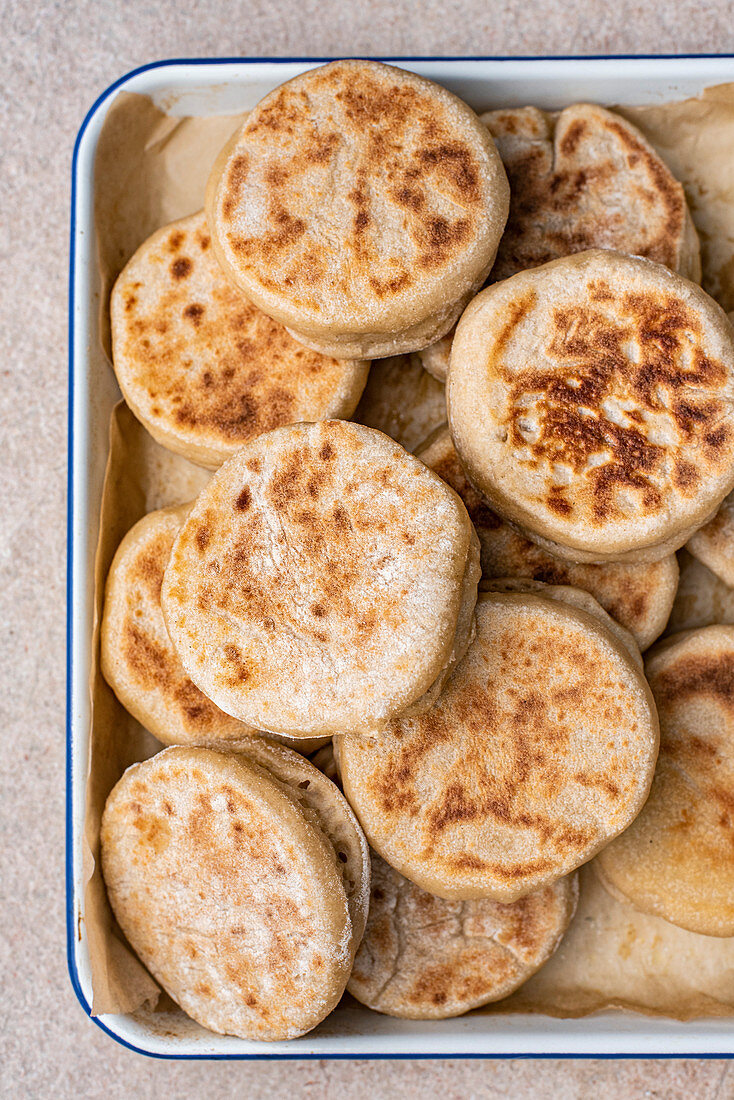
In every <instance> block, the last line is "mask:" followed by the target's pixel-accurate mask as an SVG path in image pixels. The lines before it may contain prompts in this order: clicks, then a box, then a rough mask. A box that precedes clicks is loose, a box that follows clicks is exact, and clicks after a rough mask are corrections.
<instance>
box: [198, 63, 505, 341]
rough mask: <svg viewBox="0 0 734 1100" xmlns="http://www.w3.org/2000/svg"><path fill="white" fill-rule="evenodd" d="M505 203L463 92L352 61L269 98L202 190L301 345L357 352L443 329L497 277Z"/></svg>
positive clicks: (228, 261) (238, 270) (256, 292)
mask: <svg viewBox="0 0 734 1100" xmlns="http://www.w3.org/2000/svg"><path fill="white" fill-rule="evenodd" d="M508 205H509V192H508V187H507V179H506V176H505V173H504V169H503V168H502V163H501V161H500V159H499V156H498V155H497V151H496V149H495V147H494V142H493V141H492V138H491V137H490V135H489V132H488V130H487V129H486V127H484V126H482V124H481V123H480V121H479V119H478V118H477V116H476V115H475V114H474V112H473V111H472V110H471V109H470V108H469V107H467V106H466V104H465V103H463V102H462V101H461V100H460V99H457V97H456V96H454V95H452V94H451V93H450V92H448V91H447V90H446V89H445V88H442V87H439V85H437V84H433V83H432V82H431V81H429V80H425V79H423V78H422V77H419V76H416V75H415V74H414V73H410V72H406V71H404V70H402V69H397V68H395V67H393V66H389V65H381V64H379V63H378V62H375V61H356V60H352V61H335V62H333V63H332V64H330V65H324V66H321V67H318V68H314V69H311V70H309V71H308V72H306V73H303V74H302V75H300V76H297V77H295V79H293V80H290V81H288V82H287V83H286V84H283V85H281V86H280V87H279V88H276V89H275V91H273V92H271V93H270V94H269V95H267V96H266V97H265V98H264V99H263V100H262V101H261V102H260V103H259V104H258V105H257V106H256V107H255V109H254V110H253V111H252V112H251V114H250V115H249V117H248V119H247V121H246V122H245V124H244V126H243V127H242V129H241V130H240V131H239V133H238V134H237V135H235V137H234V138H233V139H232V141H231V142H230V143H229V145H228V146H227V147H226V148H225V150H224V151H223V153H222V155H221V156H220V158H219V159H218V161H217V163H216V164H215V166H214V169H213V171H212V175H211V178H210V181H209V186H208V188H207V197H206V209H207V220H208V222H209V225H210V227H211V229H212V235H213V240H214V244H215V246H216V248H217V252H218V255H219V258H220V260H221V262H222V265H223V267H224V268H225V270H226V271H227V272H228V273H229V275H230V276H231V278H232V279H233V280H234V282H235V283H237V284H238V285H239V286H240V287H241V288H242V289H243V290H244V291H245V293H246V294H247V295H248V297H249V298H251V300H252V301H253V302H255V304H256V305H258V306H259V307H260V308H261V309H263V310H264V311H265V312H266V313H268V314H269V315H270V316H272V317H274V318H276V319H277V320H279V321H281V322H282V323H283V324H286V325H288V326H289V328H291V329H292V330H293V331H294V333H297V334H298V336H299V339H301V340H303V342H304V343H306V344H308V345H309V346H311V347H315V348H318V349H319V350H320V351H323V352H325V353H326V354H330V355H339V356H342V357H347V358H362V357H369V358H372V357H378V356H387V355H396V354H398V353H400V352H406V351H413V350H416V349H417V348H421V347H424V346H425V345H426V344H428V343H430V342H431V341H432V340H435V339H437V338H438V337H439V336H441V335H443V333H444V332H446V331H447V330H448V329H449V328H450V327H451V326H452V325H453V323H454V322H455V320H456V318H457V317H458V315H459V313H460V312H461V310H462V309H463V307H464V305H465V304H466V302H467V301H468V300H469V298H470V297H471V295H472V294H473V293H475V292H476V291H477V290H478V288H479V287H480V286H481V285H482V283H483V282H484V280H485V278H486V276H487V274H488V273H489V270H490V268H491V266H492V263H493V261H494V256H495V253H496V250H497V242H498V240H499V237H500V234H501V232H502V229H503V226H504V223H505V220H506V217H507V210H508Z"/></svg>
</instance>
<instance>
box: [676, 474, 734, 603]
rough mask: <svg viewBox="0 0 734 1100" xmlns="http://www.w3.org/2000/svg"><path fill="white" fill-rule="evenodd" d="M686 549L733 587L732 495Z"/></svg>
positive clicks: (724, 501) (733, 532) (733, 514)
mask: <svg viewBox="0 0 734 1100" xmlns="http://www.w3.org/2000/svg"><path fill="white" fill-rule="evenodd" d="M686 549H687V550H688V551H689V552H690V553H691V554H693V556H694V558H698V560H699V561H700V562H702V563H703V564H704V565H706V566H708V568H709V569H710V570H711V572H712V573H715V574H716V576H717V577H719V578H720V579H721V580H722V581H723V582H724V584H727V585H729V586H730V587H732V586H734V493H730V494H729V496H728V497H726V499H725V500H723V501H722V502H721V506H720V508H719V510H718V512H717V513H716V515H715V516H714V518H713V519H711V520H709V522H708V523H707V524H705V525H704V526H703V527H701V528H700V529H699V530H698V531H696V533H695V535H693V537H692V538H690V539H689V540H688V542H687V543H686Z"/></svg>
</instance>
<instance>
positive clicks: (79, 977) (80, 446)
mask: <svg viewBox="0 0 734 1100" xmlns="http://www.w3.org/2000/svg"><path fill="white" fill-rule="evenodd" d="M389 60H393V61H394V62H395V63H396V64H398V65H401V66H403V67H404V68H407V69H413V70H414V71H415V72H418V73H421V74H422V75H423V76H426V77H429V78H431V79H432V80H436V81H438V82H439V83H441V84H445V85H446V87H448V88H450V89H451V90H452V91H454V92H456V93H457V94H458V95H460V96H461V97H462V98H463V99H465V100H466V101H467V102H468V103H469V104H471V105H472V106H473V107H474V108H475V109H477V110H481V109H487V108H490V107H499V106H514V105H522V104H527V103H532V104H536V105H537V106H539V107H546V108H557V107H563V106H566V105H567V104H569V103H573V102H575V101H578V100H592V101H596V102H599V103H602V104H604V103H610V104H611V103H620V104H624V103H627V104H635V103H654V102H664V101H665V100H670V99H680V98H684V97H686V96H691V95H696V94H698V93H699V92H701V91H702V90H703V88H705V87H706V86H707V85H711V84H718V83H724V82H727V81H732V80H734V57H664V58H662V57H658V58H651V57H635V58H632V57H606V58H583V59H573V58H545V59H533V58H529V59H517V58H507V59H504V58H482V59H471V60H466V59H464V60H462V59H452V60H448V59H446V60H435V59H434V60H430V59H401V58H394V59H389ZM317 63H318V62H317V61H316V60H309V61H298V60H276V61H246V60H241V59H226V60H217V61H204V62H202V61H186V60H182V61H165V62H160V63H156V64H153V65H148V66H145V67H144V68H142V69H138V70H136V71H134V72H132V73H130V74H129V75H127V76H125V77H123V78H122V79H120V80H118V81H117V82H116V83H115V84H113V85H112V86H111V87H110V88H108V89H107V91H106V92H105V93H104V94H103V95H102V96H100V98H99V99H98V100H97V102H96V103H95V104H94V106H93V107H92V108H91V110H90V111H89V114H88V115H87V117H86V119H85V120H84V123H83V125H82V127H81V130H80V131H79V135H78V137H77V141H76V146H75V150H74V161H73V178H72V211H71V258H70V309H69V496H68V509H69V511H68V525H69V526H68V534H69V556H68V592H67V597H68V606H67V614H68V628H67V629H68V656H67V661H68V671H67V676H68V679H67V739H68V745H67V752H68V756H67V851H66V863H67V922H68V958H69V972H70V975H71V980H72V984H73V986H74V990H75V992H76V994H77V997H78V998H79V1001H80V1003H81V1005H82V1007H83V1008H84V1010H85V1011H86V1012H87V1013H88V1014H89V1015H91V1007H90V1006H91V1004H92V988H91V980H90V971H89V956H88V948H87V941H86V931H85V921H84V900H83V899H84V891H83V871H82V845H81V841H82V826H83V818H84V800H85V790H84V785H85V770H86V761H87V755H88V748H89V724H90V705H89V689H88V683H89V667H90V659H91V642H92V604H93V591H92V586H93V561H94V552H95V546H96V542H97V534H98V522H99V504H100V497H101V491H102V479H103V476H104V469H105V461H106V457H107V446H108V442H107V435H108V425H109V416H110V412H111V409H112V406H113V405H114V403H115V402H116V401H117V400H118V399H119V396H120V394H119V390H118V388H117V384H116V382H115V379H114V377H113V375H112V372H111V371H110V369H109V366H108V364H107V362H106V360H105V359H104V356H103V354H102V351H101V347H100V342H99V338H98V332H97V313H98V300H99V287H98V279H97V271H96V264H95V249H96V242H95V234H94V222H93V198H94V155H95V150H96V145H97V140H98V138H99V133H100V129H101V126H102V123H103V122H104V118H105V115H106V113H107V110H108V108H109V106H110V104H111V102H112V100H113V99H114V97H115V94H116V93H117V92H118V91H121V90H125V91H129V92H140V93H143V94H147V95H150V96H152V97H153V99H154V100H155V101H156V103H157V104H158V105H159V106H161V107H162V108H163V109H164V110H166V111H167V112H168V113H170V114H177V115H207V114H233V113H236V112H239V111H243V110H247V109H249V108H251V107H253V106H254V105H255V103H256V102H257V101H258V100H259V99H260V98H261V97H262V96H263V95H264V94H265V93H266V92H269V91H270V90H271V89H272V88H274V87H275V86H276V85H278V84H280V83H282V82H283V81H284V80H288V79H290V78H291V77H293V76H296V75H297V74H298V73H301V72H303V71H304V70H305V69H308V68H311V67H312V66H313V65H315V64H317ZM164 1018H165V1021H166V1022H165V1024H164V1025H161V1023H160V1022H158V1021H157V1020H156V1018H155V1017H154V1016H147V1017H146V1016H145V1015H144V1014H141V1013H138V1014H135V1015H127V1016H122V1015H103V1016H98V1017H94V1019H95V1022H96V1023H97V1024H98V1025H99V1026H100V1027H101V1028H102V1029H103V1030H104V1031H106V1032H107V1033H108V1034H109V1035H111V1036H112V1037H113V1038H114V1039H116V1040H117V1041H118V1042H120V1043H122V1044H124V1045H126V1046H128V1047H130V1048H132V1049H133V1050H137V1051H139V1052H141V1053H145V1054H149V1055H153V1056H158V1057H165V1058H283V1057H287V1058H395V1057H412V1058H416V1057H423V1058H427V1057H442V1056H446V1057H448V1056H468V1057H471V1056H474V1057H481V1056H514V1057H517V1056H523V1055H525V1056H528V1055H530V1056H536V1057H537V1056H544V1055H545V1056H559V1055H568V1056H577V1057H578V1056H592V1055H593V1056H599V1055H602V1056H603V1055H606V1056H617V1057H618V1056H620V1055H627V1056H633V1057H642V1056H645V1055H667V1056H671V1055H673V1056H682V1055H710V1056H712V1055H722V1054H723V1055H729V1054H734V1020H702V1021H694V1022H690V1023H685V1024H681V1023H676V1022H673V1021H668V1020H659V1019H648V1018H646V1017H643V1016H637V1015H633V1014H631V1013H621V1012H620V1013H604V1014H597V1015H594V1016H590V1017H587V1018H585V1019H581V1020H554V1019H550V1018H548V1017H544V1016H506V1017H502V1016H482V1015H469V1016H464V1017H460V1018H458V1019H455V1020H445V1021H437V1022H422V1023H414V1022H411V1021H407V1020H395V1019H391V1018H390V1017H388V1016H380V1015H378V1014H377V1013H372V1012H370V1011H368V1010H367V1009H362V1008H360V1007H342V1008H339V1009H338V1010H337V1011H336V1012H335V1013H334V1014H333V1015H332V1016H331V1017H330V1018H329V1019H328V1020H327V1021H326V1022H325V1023H324V1024H322V1025H321V1026H320V1027H319V1028H318V1029H317V1030H316V1031H315V1032H312V1033H311V1034H310V1035H307V1036H305V1037H304V1038H302V1039H296V1040H293V1041H290V1042H281V1043H256V1042H247V1041H245V1040H242V1039H236V1038H232V1037H228V1036H219V1035H214V1034H212V1033H211V1032H207V1031H204V1030H203V1029H202V1028H199V1027H198V1025H195V1024H193V1023H192V1022H190V1021H185V1020H181V1021H180V1022H177V1021H178V1019H179V1018H178V1017H171V1016H169V1015H168V1014H166V1016H165V1017H164Z"/></svg>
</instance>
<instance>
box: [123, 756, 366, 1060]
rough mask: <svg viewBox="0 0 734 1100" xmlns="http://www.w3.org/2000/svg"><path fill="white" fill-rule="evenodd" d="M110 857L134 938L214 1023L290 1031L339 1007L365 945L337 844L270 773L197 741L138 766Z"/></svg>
mask: <svg viewBox="0 0 734 1100" xmlns="http://www.w3.org/2000/svg"><path fill="white" fill-rule="evenodd" d="M101 854H102V871H103V874H104V880H105V884H106V886H107V894H108V897H109V900H110V904H111V906H112V910H113V912H114V914H115V916H116V918H117V921H118V923H119V925H120V927H121V928H122V930H123V932H124V933H125V935H126V937H127V939H128V940H129V942H130V944H131V945H132V947H133V948H134V949H135V951H136V952H137V954H138V955H139V957H140V959H141V960H142V962H143V963H144V964H145V965H146V966H147V967H148V969H149V970H150V972H151V973H152V975H153V977H154V978H156V979H157V981H159V982H160V983H161V985H162V986H163V987H164V989H165V990H166V991H167V992H168V993H169V994H170V996H171V997H173V999H174V1000H175V1001H176V1003H177V1004H179V1005H180V1006H181V1008H182V1009H183V1010H184V1011H185V1012H186V1013H188V1015H189V1016H191V1017H193V1019H195V1020H197V1021H198V1022H199V1023H200V1024H202V1025H203V1026H204V1027H207V1028H209V1029H210V1030H212V1031H216V1032H220V1033H222V1034H227V1035H238V1036H240V1037H242V1038H246V1039H259V1040H269V1041H273V1040H280V1039H292V1038H295V1037H296V1036H298V1035H303V1034H304V1033H305V1032H306V1031H309V1030H310V1029H311V1028H313V1027H315V1026H316V1025H317V1024H318V1023H319V1022H320V1021H321V1020H323V1019H324V1017H325V1016H326V1015H327V1014H328V1013H329V1012H330V1011H331V1010H332V1008H334V1007H335V1005H336V1004H337V1002H338V1000H339V998H340V997H341V994H342V992H343V990H344V987H345V985H346V982H347V978H348V976H349V971H350V969H351V965H352V959H353V949H354V947H355V946H356V945H355V944H354V943H353V932H352V924H351V920H350V917H349V908H348V905H347V898H346V894H345V892H344V887H343V885H342V880H341V876H340V874H339V871H338V869H337V860H336V855H335V852H334V848H333V846H332V844H331V842H330V840H329V839H328V836H327V835H326V833H325V832H324V831H323V830H322V829H321V827H320V826H319V823H318V821H317V819H316V817H315V815H307V814H306V813H304V811H303V810H302V808H301V806H300V805H299V804H298V802H297V801H296V800H295V798H294V797H292V796H291V795H290V794H289V793H288V788H287V787H286V786H285V785H283V784H280V783H278V782H277V781H276V780H275V779H274V778H273V777H271V776H270V775H269V774H268V773H267V772H265V771H263V769H262V768H259V767H257V766H256V765H254V764H252V763H250V762H248V761H247V760H246V759H245V758H243V757H239V756H233V755H223V754H221V753H216V752H212V751H210V750H208V749H195V748H169V749H164V750H163V752H160V753H158V755H157V756H154V757H151V758H150V759H149V760H145V761H144V762H143V763H141V764H134V765H133V766H132V767H131V768H129V769H128V770H127V771H126V772H125V774H124V775H123V777H122V779H120V781H119V782H118V783H117V785H116V786H115V788H114V789H113V791H112V793H111V794H110V796H109V798H108V799H107V804H106V806H105V810H104V814H103V817H102V831H101Z"/></svg>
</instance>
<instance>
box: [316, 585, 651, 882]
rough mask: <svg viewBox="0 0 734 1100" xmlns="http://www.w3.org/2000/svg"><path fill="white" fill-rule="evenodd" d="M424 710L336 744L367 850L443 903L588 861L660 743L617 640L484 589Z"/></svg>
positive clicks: (566, 610)
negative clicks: (466, 636)
mask: <svg viewBox="0 0 734 1100" xmlns="http://www.w3.org/2000/svg"><path fill="white" fill-rule="evenodd" d="M476 619H477V633H476V637H475V639H474V641H473V642H472V644H471V646H470V647H469V650H468V652H467V655H466V657H465V658H464V659H463V661H461V662H460V663H459V664H458V665H457V667H456V669H455V670H454V672H453V674H452V675H451V677H450V678H449V680H448V682H447V683H446V685H445V687H444V690H443V692H442V694H441V696H440V697H439V699H438V701H437V702H436V704H435V705H434V706H433V707H432V708H431V709H430V710H429V711H427V712H425V713H424V714H421V715H419V716H416V717H414V718H404V719H398V720H397V721H395V722H393V723H391V724H390V726H389V727H388V728H387V730H386V731H385V732H383V733H377V732H376V733H374V734H373V735H371V736H368V737H365V736H362V737H355V736H343V737H338V738H336V739H335V741H334V750H335V755H336V758H337V764H338V766H339V770H340V775H341V779H342V783H343V785H344V793H345V795H346V796H347V799H348V800H349V802H350V803H351V805H352V808H353V809H354V811H355V813H356V814H357V817H358V818H359V820H360V822H361V824H362V827H363V829H364V831H365V834H366V836H367V839H368V840H369V842H370V844H371V845H372V847H373V848H374V849H375V850H376V851H377V852H379V854H380V855H381V856H382V857H383V859H386V860H387V862H388V863H390V864H391V866H393V867H395V869H396V870H398V871H400V873H401V874H403V875H405V876H406V878H409V879H410V880H411V881H412V882H415V883H416V884H417V885H418V886H421V887H422V888H423V889H424V890H428V891H430V893H432V894H437V895H438V896H439V897H443V898H447V899H449V900H458V899H466V898H479V897H488V898H493V899H494V900H496V901H502V902H512V901H516V900H517V899H518V898H521V897H524V896H525V895H526V894H529V893H530V892H531V891H533V890H538V889H540V888H541V887H542V886H545V885H548V884H550V883H552V882H555V881H556V880H557V879H559V878H561V877H562V876H563V875H566V874H568V873H569V872H570V871H572V870H573V869H574V868H575V867H578V866H579V865H580V864H582V863H584V862H585V861H587V860H589V859H591V857H592V856H593V855H595V854H596V852H598V851H599V850H600V849H601V848H602V847H603V846H604V845H605V844H606V843H608V842H609V841H610V840H611V839H612V837H614V836H617V834H618V833H620V832H621V831H622V830H623V829H625V828H626V827H627V826H628V825H629V824H630V822H631V821H633V820H634V818H635V817H636V815H637V814H638V813H639V811H640V809H641V807H642V805H643V803H644V801H645V798H646V797H647V793H648V791H649V788H650V783H651V780H652V774H653V769H654V766H655V758H656V756H657V746H658V728H657V717H656V714H655V707H654V705H653V702H652V696H651V694H650V690H649V688H648V687H647V684H646V682H645V680H644V678H643V676H642V673H641V671H640V669H639V668H638V667H637V666H636V664H635V662H634V660H633V658H632V657H631V656H630V653H629V652H628V650H627V649H626V648H625V647H624V646H622V645H621V644H620V642H619V641H618V639H617V638H616V637H615V636H614V635H613V634H612V633H611V632H610V631H609V630H607V629H606V627H605V626H604V625H603V624H602V623H601V622H600V621H599V619H598V618H596V617H592V616H591V615H588V614H587V613H586V612H584V611H581V610H578V609H577V608H574V607H571V606H568V605H566V604H563V603H559V602H557V601H555V600H548V599H541V598H539V597H538V596H535V595H528V594H522V595H519V594H511V593H507V594H499V593H486V594H482V595H480V597H479V602H478V603H477V608H476Z"/></svg>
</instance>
